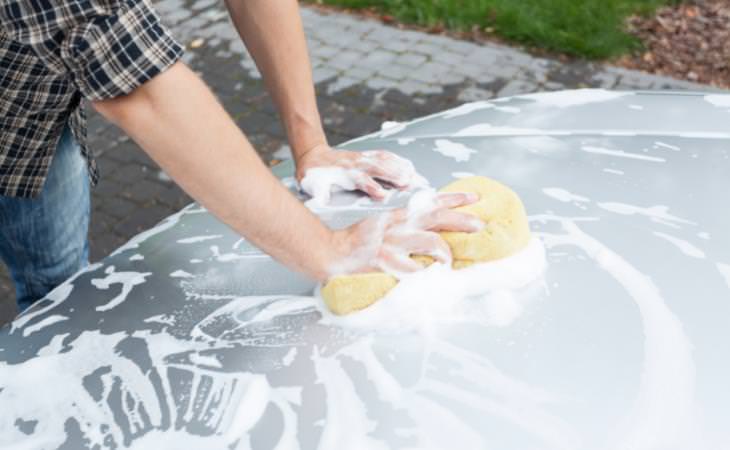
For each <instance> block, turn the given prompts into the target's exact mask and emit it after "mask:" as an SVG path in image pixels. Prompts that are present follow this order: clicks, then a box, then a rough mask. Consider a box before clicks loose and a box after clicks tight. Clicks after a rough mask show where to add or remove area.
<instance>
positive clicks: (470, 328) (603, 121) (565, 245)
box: [0, 90, 730, 450]
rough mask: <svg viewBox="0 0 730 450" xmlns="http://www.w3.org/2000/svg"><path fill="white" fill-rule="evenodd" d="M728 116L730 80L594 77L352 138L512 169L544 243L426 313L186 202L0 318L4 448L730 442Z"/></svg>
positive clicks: (462, 169) (283, 172) (498, 174)
mask: <svg viewBox="0 0 730 450" xmlns="http://www.w3.org/2000/svg"><path fill="white" fill-rule="evenodd" d="M729 124H730V96H727V95H704V94H695V93H666V92H662V93H659V92H637V93H634V92H620V93H619V92H607V91H600V90H582V91H567V92H557V93H548V94H539V95H527V96H518V97H512V98H507V99H500V100H495V101H490V102H478V103H472V104H468V105H464V106H462V107H459V108H456V109H454V110H450V111H446V112H444V113H440V114H436V115H434V116H430V117H426V118H422V119H418V120H415V121H412V122H410V123H406V124H388V126H386V127H385V128H384V130H382V131H380V132H378V133H374V134H372V135H369V136H366V137H364V138H361V139H358V140H355V141H352V142H350V143H347V144H345V145H344V146H343V147H344V148H348V149H353V150H367V149H387V150H391V151H394V152H397V153H398V154H400V155H402V156H404V157H407V158H409V159H411V160H412V161H413V162H414V164H415V165H416V167H417V169H418V170H419V171H420V172H421V173H422V174H424V175H425V176H426V177H427V178H428V179H429V181H430V183H431V185H432V186H436V187H438V186H441V185H444V184H446V183H448V182H450V181H453V180H454V179H455V178H459V177H463V176H467V175H469V174H477V175H486V176H489V177H492V178H495V179H497V180H499V181H501V182H503V183H505V184H507V185H509V186H510V187H512V188H513V189H514V190H515V191H516V192H517V193H518V194H519V195H520V196H521V198H522V199H523V201H524V203H525V206H526V209H527V211H528V214H529V216H530V223H531V228H532V230H533V232H534V233H535V235H536V236H538V237H539V238H540V240H541V241H542V242H543V244H544V245H545V248H546V249H547V268H546V270H545V272H544V274H543V276H542V277H540V279H538V280H535V281H534V282H533V283H531V284H530V285H529V286H528V287H526V288H524V289H520V290H519V291H515V292H501V293H500V294H499V295H493V296H488V297H485V298H484V299H472V300H471V301H472V302H479V301H483V302H484V309H483V311H486V313H485V314H483V315H480V316H478V317H475V318H473V320H464V321H450V322H449V321H445V322H444V323H438V322H437V323H433V324H431V326H429V327H428V329H427V330H423V329H419V330H416V331H414V330H400V332H397V331H396V332H394V331H393V330H389V331H388V332H383V331H380V330H377V329H375V330H363V329H351V328H348V327H346V326H342V325H339V324H337V323H336V322H332V321H331V320H326V319H327V316H326V314H323V313H322V309H321V306H320V302H319V300H317V299H316V298H314V297H312V292H313V290H314V288H315V285H314V283H313V282H311V281H309V280H307V279H305V278H303V277H302V276H300V275H297V274H295V273H293V272H291V271H289V270H287V269H286V268H284V267H282V266H281V265H279V264H278V263H276V262H275V261H273V260H272V259H271V258H269V257H268V256H266V255H265V254H262V253H261V252H260V251H259V250H257V249H256V248H254V247H252V246H251V245H250V244H249V243H248V242H246V241H244V240H242V239H240V237H239V236H237V235H236V234H235V233H234V232H232V231H231V230H230V229H229V228H227V227H226V226H224V225H223V224H221V223H220V222H218V221H217V220H216V219H215V218H214V217H212V216H211V215H210V214H208V213H207V212H206V211H205V210H204V209H203V208H201V207H199V206H198V205H191V206H189V207H187V208H185V209H184V210H182V211H181V212H179V213H178V214H175V215H174V216H171V217H169V218H167V219H166V220H164V221H163V222H162V223H160V224H159V225H158V226H157V227H155V228H153V229H151V230H149V231H147V232H145V233H142V234H141V235H139V236H137V237H135V238H134V239H132V240H131V241H130V242H129V243H127V244H126V245H124V246H123V247H121V248H120V249H118V250H117V251H115V252H114V253H113V254H112V255H110V256H109V257H107V258H106V259H104V260H103V261H102V262H100V263H97V264H93V265H91V266H90V267H88V268H87V269H86V270H84V271H83V272H81V273H79V274H77V275H76V276H75V277H73V278H72V279H70V280H68V281H67V282H66V283H64V284H63V285H62V286H60V287H58V288H57V289H56V290H54V291H53V292H52V293H51V294H50V295H49V296H48V298H46V299H45V300H43V301H41V302H40V303H39V304H38V305H37V306H36V307H34V308H32V309H31V310H29V311H27V312H26V313H25V314H23V315H21V316H20V317H18V318H17V319H16V320H15V321H14V322H13V323H12V324H10V326H8V327H5V328H4V329H2V330H0V448H3V449H21V448H22V449H56V448H68V449H83V448H134V449H148V448H149V449H162V448H170V449H182V448H190V449H192V448H195V449H204V448H205V449H208V448H210V449H228V448H236V449H246V448H253V449H256V450H259V449H297V448H301V449H338V450H339V449H456V448H460V449H482V448H485V449H486V448H494V449H500V450H510V449H515V450H516V449H519V450H527V449H563V450H564V449H634V450H640V449H642V450H643V449H646V450H649V449H656V450H659V449H686V450H702V449H706V450H718V449H730V382H729V381H728V380H730V201H729V200H728V194H729V193H730V126H729ZM292 169H293V166H292V164H291V162H287V163H285V164H282V165H280V166H278V167H276V169H275V172H276V173H277V174H278V175H279V176H280V177H281V178H282V180H283V182H285V183H287V184H288V185H289V186H290V187H292V190H293V191H295V188H294V183H293V180H292V178H291V175H292ZM242 176H245V175H243V174H242ZM298 195H300V194H298ZM406 197H407V196H404V195H401V196H395V197H393V199H392V200H391V201H390V203H388V204H387V205H378V204H374V203H372V202H370V201H368V200H363V199H362V198H361V197H359V196H357V195H353V194H338V195H336V196H335V198H334V203H333V205H332V206H331V207H328V208H324V209H322V208H320V209H318V210H317V212H318V214H320V216H321V217H322V218H323V219H324V220H326V221H327V222H329V223H331V224H332V225H333V226H338V227H339V226H344V225H346V224H348V223H352V222H354V221H355V220H357V219H359V218H361V217H364V216H366V215H369V214H373V213H374V212H377V211H379V210H382V209H384V208H389V207H393V206H396V205H400V204H403V203H404V202H405V201H406V200H407V199H406ZM282 220H286V218H282ZM444 301H448V299H447V298H444Z"/></svg>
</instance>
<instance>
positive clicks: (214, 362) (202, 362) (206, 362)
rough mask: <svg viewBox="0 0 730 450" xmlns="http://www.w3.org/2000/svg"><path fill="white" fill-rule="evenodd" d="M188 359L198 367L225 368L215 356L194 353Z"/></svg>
mask: <svg viewBox="0 0 730 450" xmlns="http://www.w3.org/2000/svg"><path fill="white" fill-rule="evenodd" d="M188 359H189V360H190V362H191V363H193V364H195V365H197V366H204V367H215V368H217V369H222V368H223V364H221V362H220V361H219V360H218V358H216V357H215V356H213V355H201V354H200V353H197V352H193V353H191V354H190V355H188Z"/></svg>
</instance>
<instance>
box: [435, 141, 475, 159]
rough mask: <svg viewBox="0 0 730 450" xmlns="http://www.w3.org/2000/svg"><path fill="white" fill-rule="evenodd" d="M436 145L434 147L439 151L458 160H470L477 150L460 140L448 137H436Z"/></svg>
mask: <svg viewBox="0 0 730 450" xmlns="http://www.w3.org/2000/svg"><path fill="white" fill-rule="evenodd" d="M435 144H436V147H435V148H434V149H433V150H434V151H435V152H437V153H441V154H442V155H444V156H447V157H449V158H453V159H454V160H455V161H457V162H464V161H469V158H471V155H472V153H476V152H477V151H476V150H474V149H472V148H469V147H467V146H466V145H464V144H461V143H459V142H453V141H449V140H447V139H436V142H435Z"/></svg>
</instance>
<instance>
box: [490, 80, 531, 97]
mask: <svg viewBox="0 0 730 450" xmlns="http://www.w3.org/2000/svg"><path fill="white" fill-rule="evenodd" d="M536 90H537V85H536V84H534V83H531V82H529V81H525V80H519V79H517V80H511V81H510V82H509V83H507V84H506V85H505V86H504V87H503V88H502V89H501V90H500V91H499V92H498V93H497V97H509V96H512V95H519V94H527V93H531V92H535V91H536Z"/></svg>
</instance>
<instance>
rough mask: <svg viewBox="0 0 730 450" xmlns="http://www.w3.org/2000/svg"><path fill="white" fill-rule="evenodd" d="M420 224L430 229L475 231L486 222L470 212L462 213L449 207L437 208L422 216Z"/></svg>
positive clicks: (482, 227) (480, 228)
mask: <svg viewBox="0 0 730 450" xmlns="http://www.w3.org/2000/svg"><path fill="white" fill-rule="evenodd" d="M421 226H423V228H424V229H426V230H430V231H462V232H465V233H476V232H478V231H482V230H483V229H484V227H485V226H486V224H485V223H484V222H483V221H482V220H480V219H479V218H477V217H474V216H472V215H471V214H464V213H460V212H456V211H452V210H450V209H439V210H436V211H434V212H433V213H431V214H429V215H427V216H426V217H424V218H423V219H422V221H421Z"/></svg>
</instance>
